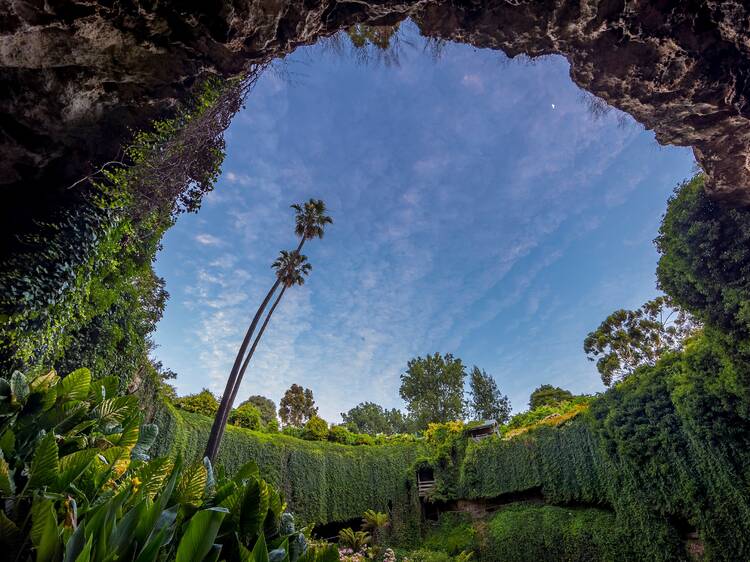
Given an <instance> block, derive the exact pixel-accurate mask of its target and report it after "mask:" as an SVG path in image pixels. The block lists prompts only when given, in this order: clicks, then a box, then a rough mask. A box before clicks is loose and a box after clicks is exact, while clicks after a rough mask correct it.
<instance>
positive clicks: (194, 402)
mask: <svg viewBox="0 0 750 562" xmlns="http://www.w3.org/2000/svg"><path fill="white" fill-rule="evenodd" d="M174 403H175V406H177V407H178V408H182V409H183V410H185V411H187V412H193V413H196V414H203V415H204V416H211V417H213V416H214V415H216V412H217V411H218V410H219V401H218V400H216V396H214V395H213V394H212V393H211V391H210V390H208V389H207V388H204V389H203V390H201V391H200V392H198V393H197V394H188V395H187V396H180V397H179V398H178V399H177V400H175V402H174Z"/></svg>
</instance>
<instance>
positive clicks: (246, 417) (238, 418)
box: [229, 403, 261, 431]
mask: <svg viewBox="0 0 750 562" xmlns="http://www.w3.org/2000/svg"><path fill="white" fill-rule="evenodd" d="M229 423H231V424H232V425H236V426H237V427H244V428H245V429H252V430H255V431H258V430H259V429H260V425H261V421H260V412H259V411H258V408H256V407H255V406H253V405H252V404H250V403H245V404H242V405H241V406H239V407H238V408H234V409H233V410H232V411H231V412H230V413H229Z"/></svg>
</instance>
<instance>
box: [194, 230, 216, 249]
mask: <svg viewBox="0 0 750 562" xmlns="http://www.w3.org/2000/svg"><path fill="white" fill-rule="evenodd" d="M195 241H196V242H198V244H201V245H203V246H218V245H220V244H221V239H220V238H218V237H217V236H214V235H213V234H207V233H205V232H204V233H201V234H196V235H195Z"/></svg>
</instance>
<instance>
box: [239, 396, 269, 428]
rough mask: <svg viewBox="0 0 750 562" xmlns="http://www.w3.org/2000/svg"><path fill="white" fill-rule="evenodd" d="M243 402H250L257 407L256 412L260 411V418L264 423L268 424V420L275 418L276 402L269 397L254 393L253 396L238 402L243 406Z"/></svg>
mask: <svg viewBox="0 0 750 562" xmlns="http://www.w3.org/2000/svg"><path fill="white" fill-rule="evenodd" d="M245 404H252V405H253V406H255V407H256V408H257V409H258V412H259V413H260V419H261V421H262V422H263V424H264V425H265V424H268V422H270V421H271V420H274V419H276V403H275V402H274V401H273V400H271V399H270V398H266V397H265V396H260V395H257V394H255V395H253V396H250V397H249V398H248V399H247V400H245V401H244V402H243V403H242V404H240V406H244V405H245ZM238 407H239V406H238Z"/></svg>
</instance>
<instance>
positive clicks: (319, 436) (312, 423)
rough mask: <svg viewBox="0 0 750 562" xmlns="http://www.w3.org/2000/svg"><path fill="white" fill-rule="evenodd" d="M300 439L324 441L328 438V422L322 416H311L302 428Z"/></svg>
mask: <svg viewBox="0 0 750 562" xmlns="http://www.w3.org/2000/svg"><path fill="white" fill-rule="evenodd" d="M302 439H306V440H308V441H325V440H326V439H328V424H327V423H326V421H325V420H324V419H323V418H319V417H318V416H313V417H311V418H310V419H309V420H308V422H307V423H306V424H305V428H304V429H303V430H302Z"/></svg>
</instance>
